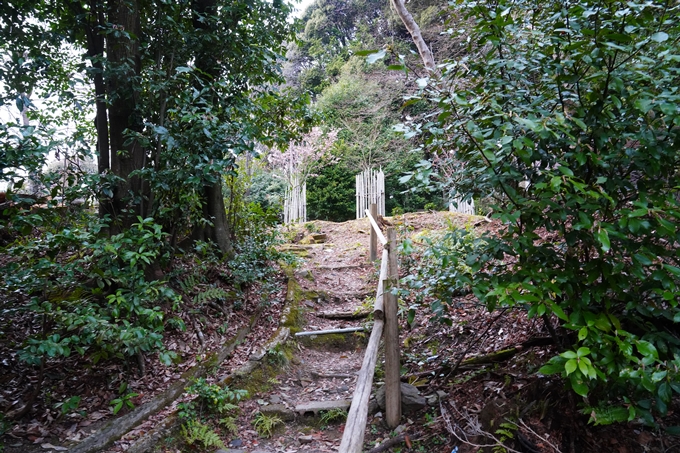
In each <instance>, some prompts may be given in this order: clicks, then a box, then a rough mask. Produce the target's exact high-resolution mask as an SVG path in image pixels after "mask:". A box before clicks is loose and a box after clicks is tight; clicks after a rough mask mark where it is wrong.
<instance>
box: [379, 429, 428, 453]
mask: <svg viewBox="0 0 680 453" xmlns="http://www.w3.org/2000/svg"><path fill="white" fill-rule="evenodd" d="M407 437H408V438H409V439H410V440H417V439H418V438H419V437H420V435H419V434H417V433H416V434H412V435H409V434H406V433H401V434H399V435H398V436H396V437H393V438H391V439H387V440H386V441H384V442H383V443H381V444H380V445H377V446H375V447H373V448H372V449H371V450H369V451H368V453H380V452H382V451H386V450H389V449H390V448H392V447H396V446H397V445H400V444H401V443H402V442H404V441H406V438H407Z"/></svg>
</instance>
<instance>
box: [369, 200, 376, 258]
mask: <svg viewBox="0 0 680 453" xmlns="http://www.w3.org/2000/svg"><path fill="white" fill-rule="evenodd" d="M369 212H370V213H371V217H372V218H376V217H378V205H376V204H375V203H371V209H370V211H369ZM368 252H369V253H368V254H369V260H370V261H371V262H373V261H375V260H377V259H378V236H377V234H376V232H375V229H374V228H371V240H370V243H369V245H368Z"/></svg>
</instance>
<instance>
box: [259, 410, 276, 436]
mask: <svg viewBox="0 0 680 453" xmlns="http://www.w3.org/2000/svg"><path fill="white" fill-rule="evenodd" d="M252 424H253V427H254V428H255V431H257V433H258V434H259V435H260V436H262V437H272V434H274V430H275V429H276V427H277V426H279V425H283V420H281V418H279V417H277V416H276V415H267V414H263V413H262V412H258V413H257V415H256V416H255V420H253V421H252Z"/></svg>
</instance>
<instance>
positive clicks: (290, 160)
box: [269, 127, 338, 223]
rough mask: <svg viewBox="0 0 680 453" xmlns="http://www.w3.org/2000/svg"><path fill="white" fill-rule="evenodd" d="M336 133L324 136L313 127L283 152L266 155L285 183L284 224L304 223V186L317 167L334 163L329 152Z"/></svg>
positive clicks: (305, 216) (318, 129)
mask: <svg viewBox="0 0 680 453" xmlns="http://www.w3.org/2000/svg"><path fill="white" fill-rule="evenodd" d="M337 136H338V131H337V130H332V131H330V132H327V133H324V132H323V131H322V130H321V128H320V127H314V128H312V130H311V131H310V132H309V133H307V134H306V135H305V136H304V137H303V138H302V140H300V141H298V142H291V143H290V144H289V145H288V148H286V149H285V150H278V149H276V148H274V149H273V150H272V151H273V152H272V153H271V154H270V155H269V163H270V164H271V165H272V166H273V167H274V168H278V169H280V170H281V171H282V172H283V177H284V178H285V180H286V183H287V186H288V187H287V189H286V201H285V205H284V222H285V223H292V222H304V221H306V219H307V209H306V195H307V194H306V185H307V178H309V177H310V176H314V175H313V171H314V170H315V169H318V168H319V166H320V165H330V164H332V163H333V162H334V160H335V159H334V157H333V156H332V154H331V152H330V151H331V148H332V147H333V144H334V143H335V140H336V139H337Z"/></svg>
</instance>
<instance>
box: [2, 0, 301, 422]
mask: <svg viewBox="0 0 680 453" xmlns="http://www.w3.org/2000/svg"><path fill="white" fill-rule="evenodd" d="M290 12H291V6H290V5H288V4H284V3H282V2H274V3H272V2H269V1H264V0H263V1H256V2H252V1H247V2H245V1H243V2H224V1H217V0H215V1H213V0H199V1H195V2H188V3H186V2H180V3H176V2H164V1H151V2H138V1H136V0H133V1H128V0H125V1H122V0H120V1H119V0H111V1H93V2H81V1H56V2H42V1H38V2H25V1H21V0H17V1H10V2H4V3H2V5H0V36H1V39H0V100H2V103H3V105H4V106H8V105H9V104H10V103H11V105H12V108H16V109H15V110H10V107H7V108H6V109H4V110H3V111H5V110H7V111H11V112H13V113H14V116H15V117H14V118H10V117H7V116H2V117H0V168H1V174H0V178H1V180H0V182H2V183H5V184H6V187H7V188H6V192H7V193H6V194H5V193H4V192H3V193H2V198H1V199H0V241H1V242H0V246H2V249H0V253H2V260H1V261H0V266H1V268H0V294H1V296H0V319H2V320H3V322H7V323H8V325H9V324H12V325H13V326H15V325H17V324H18V323H19V322H22V323H26V328H25V329H24V330H23V332H22V335H24V337H23V338H18V340H19V342H18V343H17V344H14V345H11V348H13V352H14V351H17V352H18V354H17V355H16V356H14V355H13V356H12V360H13V362H12V363H13V365H16V366H17V367H19V366H21V367H25V366H26V365H30V366H29V367H28V368H27V370H29V371H27V373H31V372H34V373H35V374H36V375H37V378H36V379H35V381H36V382H37V384H36V388H37V389H36V391H35V392H32V395H33V396H27V395H24V396H23V397H22V398H23V399H22V401H25V402H26V403H27V404H26V405H25V408H24V409H25V410H17V411H13V414H12V417H17V418H18V417H20V416H22V415H23V414H25V413H26V410H28V409H30V407H31V404H32V400H31V398H35V396H36V395H38V394H39V393H40V392H39V390H40V385H41V382H42V380H43V378H44V373H43V370H44V369H45V366H46V364H47V363H48V362H50V361H53V360H63V359H65V358H67V357H69V356H71V355H72V354H74V353H78V354H80V355H82V356H84V357H85V359H86V361H88V362H89V363H90V364H98V363H99V362H100V361H101V360H103V359H107V358H119V359H124V361H127V360H129V359H130V358H132V357H135V356H136V358H137V359H138V363H139V364H140V368H141V371H143V368H144V365H143V364H144V361H145V355H146V354H147V353H153V352H159V353H160V359H161V361H162V362H164V363H166V364H167V363H170V361H171V360H172V359H174V358H175V355H174V353H170V352H168V351H166V350H165V348H164V346H163V338H164V332H165V331H166V330H168V329H184V328H185V325H184V322H183V321H182V318H181V315H186V313H185V312H184V311H183V309H184V307H185V306H186V305H189V304H191V303H193V304H200V303H202V302H206V301H212V300H211V299H210V298H209V297H208V296H207V295H204V297H203V299H202V300H201V299H199V297H198V295H196V297H195V298H194V300H193V301H192V299H191V296H192V295H193V293H192V291H193V289H194V288H195V287H196V286H197V285H198V284H201V285H202V284H203V283H204V282H203V281H202V280H200V279H193V280H192V279H191V278H190V277H192V276H191V275H185V276H184V277H185V278H183V279H178V278H175V277H177V275H178V274H179V273H181V270H178V269H173V265H174V264H176V261H174V259H175V258H176V257H178V256H180V257H181V256H182V255H183V254H184V253H188V254H191V253H195V254H196V258H197V260H198V261H202V263H203V264H202V265H203V266H205V267H206V268H207V267H208V266H211V265H212V266H214V267H219V266H223V263H222V262H221V261H220V260H221V259H223V258H224V257H225V256H226V257H231V258H234V259H232V261H231V262H230V265H229V268H228V270H227V271H222V273H223V274H224V275H223V276H222V279H223V281H224V284H225V285H232V286H233V287H234V288H235V290H234V292H235V294H229V296H230V297H229V298H226V297H222V298H221V299H220V300H222V301H223V302H226V301H227V300H228V301H230V302H232V303H233V305H242V304H243V301H244V300H246V299H247V297H248V296H249V291H251V289H252V287H253V286H254V285H256V282H258V281H261V280H262V279H265V278H266V277H271V276H272V273H273V272H272V268H271V266H270V264H271V260H272V259H276V258H278V255H276V254H273V253H272V247H273V245H274V244H275V243H276V241H277V238H276V235H275V234H274V233H273V232H272V231H271V229H270V228H271V226H272V221H275V220H276V215H275V213H272V212H270V211H263V210H262V209H260V208H259V206H256V205H249V204H248V203H247V202H246V201H244V200H243V198H242V197H240V198H238V197H235V195H237V194H243V193H244V192H245V189H243V188H239V187H237V186H236V185H234V183H235V180H234V176H236V175H237V171H238V167H237V157H238V156H240V155H244V154H247V153H249V152H252V151H253V148H254V147H255V144H256V143H257V142H260V143H266V144H270V145H274V144H286V143H288V142H289V141H290V139H291V138H293V137H294V136H296V135H297V134H299V133H300V131H304V130H305V129H306V128H307V127H308V125H309V122H310V119H311V117H310V116H309V115H307V107H306V102H307V98H306V97H305V96H300V95H299V94H296V95H295V96H292V95H290V94H288V93H285V92H283V91H281V90H279V89H278V88H277V86H278V85H279V84H280V83H282V82H283V79H282V77H281V67H280V65H281V61H282V54H283V53H284V52H285V46H284V42H285V41H287V40H292V39H294V33H295V30H296V26H295V24H294V23H293V22H291V21H289V20H288V15H289V13H290ZM93 117H94V118H95V120H94V122H93ZM93 158H95V159H96V160H97V163H98V165H97V170H96V171H95V172H94V173H92V172H91V171H88V170H87V168H86V165H85V164H89V163H90V162H91V161H92V159H93ZM55 159H58V160H59V161H60V162H64V163H65V164H64V167H63V171H60V172H54V171H48V172H44V171H43V168H44V167H45V165H46V163H48V162H49V161H52V160H55ZM236 182H238V179H236ZM227 183H231V185H230V186H228V187H229V189H228V190H227V195H229V198H228V199H227V200H226V201H225V197H224V191H225V189H226V188H227ZM93 202H94V203H93ZM93 204H94V205H97V204H98V210H99V212H96V209H92V206H93ZM225 205H226V206H228V207H229V209H230V210H229V215H230V217H229V218H227V210H226V209H225V207H226V206H225ZM230 229H231V230H232V231H230ZM234 251H236V252H237V253H238V254H237V255H236V257H234V254H233V252H234ZM202 278H205V275H203V276H202ZM208 289H210V292H208V291H206V292H207V293H208V294H209V295H211V297H212V296H215V295H216V294H218V293H219V292H220V291H221V293H220V294H227V292H226V291H225V290H223V289H221V288H208ZM261 294H262V297H263V298H265V297H266V296H267V295H268V294H269V293H268V291H266V290H263V291H261ZM263 302H264V301H263ZM223 308H224V309H225V310H226V309H227V307H223ZM229 308H231V307H229ZM236 308H238V307H236ZM185 318H186V319H189V318H188V317H187V316H185ZM13 331H14V330H13ZM22 341H23V343H21V342H22ZM5 346H7V345H5ZM16 358H18V360H15V359H16ZM119 363H120V362H119ZM22 390H25V389H22ZM26 408H28V409H26Z"/></svg>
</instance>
